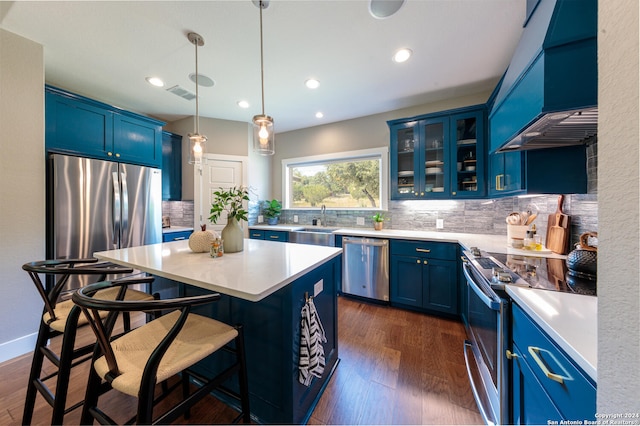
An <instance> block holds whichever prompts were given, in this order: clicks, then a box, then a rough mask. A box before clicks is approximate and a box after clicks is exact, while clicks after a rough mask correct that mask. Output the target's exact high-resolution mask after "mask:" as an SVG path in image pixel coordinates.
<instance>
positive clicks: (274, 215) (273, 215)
mask: <svg viewBox="0 0 640 426" xmlns="http://www.w3.org/2000/svg"><path fill="white" fill-rule="evenodd" d="M262 214H263V215H264V217H266V218H267V223H268V224H269V225H276V224H277V223H278V218H279V217H280V215H281V214H282V204H281V203H280V201H278V200H276V199H275V198H274V199H273V200H271V201H269V200H266V201H265V202H264V204H263V207H262Z"/></svg>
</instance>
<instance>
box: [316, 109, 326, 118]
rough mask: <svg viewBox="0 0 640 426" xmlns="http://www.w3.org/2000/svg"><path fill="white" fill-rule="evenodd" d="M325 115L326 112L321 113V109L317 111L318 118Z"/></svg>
mask: <svg viewBox="0 0 640 426" xmlns="http://www.w3.org/2000/svg"><path fill="white" fill-rule="evenodd" d="M322 117H324V114H323V113H321V112H320V111H318V112H316V118H322Z"/></svg>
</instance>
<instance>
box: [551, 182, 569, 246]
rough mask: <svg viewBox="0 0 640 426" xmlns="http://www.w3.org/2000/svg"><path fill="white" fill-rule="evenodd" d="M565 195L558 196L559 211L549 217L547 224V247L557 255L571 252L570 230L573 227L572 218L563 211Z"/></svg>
mask: <svg viewBox="0 0 640 426" xmlns="http://www.w3.org/2000/svg"><path fill="white" fill-rule="evenodd" d="M563 201H564V195H560V196H558V209H557V210H556V212H555V213H552V214H550V215H549V219H548V224H547V240H546V245H547V248H548V249H549V250H551V251H552V252H554V253H557V254H567V253H568V252H569V229H570V227H571V216H569V215H567V214H565V213H564V212H563V211H562V202H563Z"/></svg>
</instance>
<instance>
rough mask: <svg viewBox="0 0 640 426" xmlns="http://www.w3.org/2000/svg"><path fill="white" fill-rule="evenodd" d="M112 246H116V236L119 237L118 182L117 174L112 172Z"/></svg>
mask: <svg viewBox="0 0 640 426" xmlns="http://www.w3.org/2000/svg"><path fill="white" fill-rule="evenodd" d="M112 180H113V212H112V214H113V244H115V245H116V247H117V246H118V236H119V235H120V181H119V180H118V172H113V174H112Z"/></svg>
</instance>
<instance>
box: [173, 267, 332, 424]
mask: <svg viewBox="0 0 640 426" xmlns="http://www.w3.org/2000/svg"><path fill="white" fill-rule="evenodd" d="M341 271H342V269H341V257H336V258H334V259H332V260H330V261H328V262H326V263H324V264H323V265H321V266H319V267H317V268H316V269H313V270H312V271H310V272H308V273H307V274H305V275H304V276H302V277H300V278H298V279H296V280H295V281H293V282H292V283H291V284H289V285H287V286H286V287H284V288H281V289H280V290H278V291H276V292H275V293H273V294H271V295H269V296H267V297H266V298H264V299H262V300H260V301H259V302H258V303H256V302H252V301H248V300H244V299H240V298H237V297H232V296H228V295H222V298H221V299H220V300H219V301H218V302H216V303H214V304H211V305H207V306H205V307H199V308H197V309H194V311H195V312H198V313H200V314H202V315H206V316H209V317H211V318H215V319H219V320H221V321H224V322H226V323H228V324H242V325H243V328H244V333H245V346H246V353H247V369H248V378H249V393H250V404H251V413H252V417H253V420H254V421H256V422H258V423H268V424H273V423H275V424H306V423H307V421H308V420H309V418H310V416H311V413H312V411H313V408H314V407H315V404H316V403H317V402H318V400H319V398H320V395H321V394H322V391H323V390H324V388H325V387H326V386H327V384H328V382H329V378H330V376H331V373H332V370H333V368H335V366H336V365H337V362H338V330H337V327H338V324H337V299H336V283H337V280H338V277H339V276H340V274H341ZM183 291H184V294H185V295H187V296H193V295H199V294H204V293H206V292H207V290H204V289H201V288H198V287H194V286H188V285H185V286H184V289H183ZM314 294H315V296H314ZM305 296H309V297H313V303H314V305H315V307H316V309H317V312H318V317H319V318H320V321H321V323H322V326H323V328H324V332H325V336H326V340H327V341H326V342H325V343H323V348H324V354H325V369H324V373H323V374H322V377H321V378H314V379H313V381H312V382H311V385H310V386H309V387H307V386H305V385H304V384H302V383H300V382H299V380H298V373H299V370H298V360H299V349H300V335H301V334H300V333H301V315H300V313H301V310H302V307H303V306H304V304H305ZM216 356H217V358H215V357H216ZM230 356H232V355H230V354H227V353H224V352H222V351H221V353H220V354H216V355H214V358H212V359H208V360H205V361H203V362H201V363H200V364H199V365H198V366H197V369H198V370H200V373H204V374H211V373H215V372H218V371H220V370H222V369H223V368H224V367H225V365H226V364H227V363H228V362H229V358H227V359H225V357H230ZM229 385H230V388H231V390H233V391H236V392H237V391H238V389H237V383H236V381H230V383H229ZM217 396H218V397H219V398H221V399H223V400H224V401H225V402H228V403H229V404H231V405H238V402H237V401H235V400H232V399H230V398H228V396H226V395H224V394H219V395H217Z"/></svg>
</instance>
